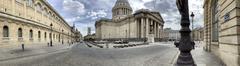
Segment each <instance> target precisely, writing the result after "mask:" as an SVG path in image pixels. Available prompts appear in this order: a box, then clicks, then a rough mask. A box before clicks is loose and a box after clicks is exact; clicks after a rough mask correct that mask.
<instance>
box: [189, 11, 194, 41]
mask: <svg viewBox="0 0 240 66" xmlns="http://www.w3.org/2000/svg"><path fill="white" fill-rule="evenodd" d="M190 16H191V17H192V31H193V29H194V25H193V18H194V16H195V15H194V14H193V12H192V14H191V15H190ZM192 39H193V41H194V39H195V38H194V32H192Z"/></svg>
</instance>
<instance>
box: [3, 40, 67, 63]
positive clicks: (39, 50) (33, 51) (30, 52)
mask: <svg viewBox="0 0 240 66" xmlns="http://www.w3.org/2000/svg"><path fill="white" fill-rule="evenodd" d="M68 48H70V45H69V44H53V47H48V46H47V45H46V44H28V45H25V50H24V51H23V50H22V48H21V46H14V47H1V48H0V61H6V60H12V59H17V58H23V57H28V56H35V55H40V54H46V53H51V52H56V51H60V50H65V49H68Z"/></svg>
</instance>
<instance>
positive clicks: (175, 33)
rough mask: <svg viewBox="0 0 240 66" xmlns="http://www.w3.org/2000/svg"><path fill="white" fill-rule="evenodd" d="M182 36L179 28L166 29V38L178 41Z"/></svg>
mask: <svg viewBox="0 0 240 66" xmlns="http://www.w3.org/2000/svg"><path fill="white" fill-rule="evenodd" d="M180 38H181V36H180V33H179V30H172V29H171V28H165V29H164V40H167V41H176V40H180Z"/></svg>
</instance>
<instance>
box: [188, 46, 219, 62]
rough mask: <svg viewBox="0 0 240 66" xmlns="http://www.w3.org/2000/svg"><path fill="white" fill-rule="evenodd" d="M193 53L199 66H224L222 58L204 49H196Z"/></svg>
mask: <svg viewBox="0 0 240 66" xmlns="http://www.w3.org/2000/svg"><path fill="white" fill-rule="evenodd" d="M191 53H192V56H193V59H194V61H195V63H196V64H197V66H224V64H223V62H222V61H221V59H220V58H218V57H217V56H215V55H214V54H212V53H211V52H206V51H204V50H203V47H196V48H195V49H194V50H192V51H191Z"/></svg>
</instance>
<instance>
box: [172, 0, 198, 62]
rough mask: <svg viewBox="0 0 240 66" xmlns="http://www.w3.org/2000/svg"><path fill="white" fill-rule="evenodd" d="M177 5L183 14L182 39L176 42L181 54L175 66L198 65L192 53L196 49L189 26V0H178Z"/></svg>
mask: <svg viewBox="0 0 240 66" xmlns="http://www.w3.org/2000/svg"><path fill="white" fill-rule="evenodd" d="M176 4H177V7H178V10H179V12H180V14H181V17H182V18H181V30H180V31H179V32H180V34H181V39H180V41H179V42H175V43H174V44H175V45H176V47H178V48H179V51H180V55H179V56H178V59H177V62H176V64H175V66H196V65H195V63H194V60H193V58H192V55H191V53H190V52H191V50H192V49H194V42H192V41H191V37H190V33H191V30H190V28H189V25H190V20H189V10H188V0H177V3H176Z"/></svg>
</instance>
